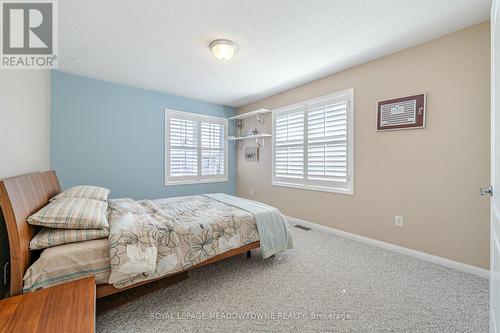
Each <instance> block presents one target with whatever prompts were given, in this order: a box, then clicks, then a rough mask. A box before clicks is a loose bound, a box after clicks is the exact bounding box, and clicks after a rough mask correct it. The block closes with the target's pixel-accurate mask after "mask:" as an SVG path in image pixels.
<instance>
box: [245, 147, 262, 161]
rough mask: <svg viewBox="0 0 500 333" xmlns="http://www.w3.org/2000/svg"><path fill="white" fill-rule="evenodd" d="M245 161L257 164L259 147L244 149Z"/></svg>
mask: <svg viewBox="0 0 500 333" xmlns="http://www.w3.org/2000/svg"><path fill="white" fill-rule="evenodd" d="M245 161H251V162H258V161H259V147H255V146H250V147H245Z"/></svg>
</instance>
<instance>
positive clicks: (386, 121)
mask: <svg viewBox="0 0 500 333" xmlns="http://www.w3.org/2000/svg"><path fill="white" fill-rule="evenodd" d="M424 127H425V94H419V95H413V96H407V97H401V98H395V99H390V100H386V101H381V102H378V105H377V131H387V130H398V129H412V128H424Z"/></svg>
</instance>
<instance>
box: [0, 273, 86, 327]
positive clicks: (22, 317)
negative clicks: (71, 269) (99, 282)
mask: <svg viewBox="0 0 500 333" xmlns="http://www.w3.org/2000/svg"><path fill="white" fill-rule="evenodd" d="M0 323H2V324H1V325H0V332H94V329H95V281H94V277H88V278H84V279H81V280H77V281H72V282H68V283H65V284H61V285H58V286H55V287H52V288H47V289H41V290H37V291H35V292H32V293H27V294H23V295H18V296H14V297H11V298H7V299H4V300H2V301H0Z"/></svg>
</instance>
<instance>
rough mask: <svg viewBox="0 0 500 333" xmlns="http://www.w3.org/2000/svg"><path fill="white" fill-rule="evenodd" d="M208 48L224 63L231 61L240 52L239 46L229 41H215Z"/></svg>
mask: <svg viewBox="0 0 500 333" xmlns="http://www.w3.org/2000/svg"><path fill="white" fill-rule="evenodd" d="M208 47H209V48H210V50H212V53H213V54H214V56H216V57H217V58H219V59H220V60H222V61H226V60H229V59H231V58H232V57H233V56H234V55H235V54H236V52H238V44H236V43H235V42H233V41H231V40H228V39H216V40H213V41H212V42H210V44H209V45H208Z"/></svg>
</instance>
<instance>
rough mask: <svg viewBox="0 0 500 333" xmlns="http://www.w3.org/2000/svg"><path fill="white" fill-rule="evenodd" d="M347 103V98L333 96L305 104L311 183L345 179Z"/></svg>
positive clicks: (308, 164)
mask: <svg viewBox="0 0 500 333" xmlns="http://www.w3.org/2000/svg"><path fill="white" fill-rule="evenodd" d="M347 103H348V101H347V100H338V99H333V100H331V101H323V102H321V103H317V104H312V105H308V107H307V108H308V110H307V179H308V181H309V183H310V184H312V183H314V184H317V185H323V186H333V185H335V184H333V182H339V183H345V182H346V181H347ZM329 183H332V184H329ZM338 185H342V184H338Z"/></svg>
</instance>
